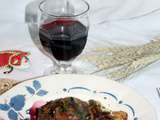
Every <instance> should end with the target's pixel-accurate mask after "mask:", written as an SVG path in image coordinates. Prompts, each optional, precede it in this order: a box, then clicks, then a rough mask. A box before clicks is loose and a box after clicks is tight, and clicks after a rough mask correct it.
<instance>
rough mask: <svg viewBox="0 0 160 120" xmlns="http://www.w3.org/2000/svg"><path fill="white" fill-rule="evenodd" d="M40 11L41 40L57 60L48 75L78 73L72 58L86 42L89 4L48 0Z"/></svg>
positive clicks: (81, 0)
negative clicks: (73, 65)
mask: <svg viewBox="0 0 160 120" xmlns="http://www.w3.org/2000/svg"><path fill="white" fill-rule="evenodd" d="M39 10H40V20H39V22H38V28H39V40H40V42H39V43H40V44H41V46H42V49H43V50H42V49H41V50H42V51H43V53H44V54H45V55H47V56H48V57H50V58H51V59H52V61H53V63H54V66H53V67H52V68H50V69H49V70H47V71H45V74H53V73H77V71H78V70H77V69H75V68H73V67H72V61H73V60H74V59H75V58H76V57H77V56H78V55H80V54H81V52H82V51H83V49H84V47H85V45H86V42H87V36H88V29H89V19H88V11H89V4H88V3H87V2H86V1H84V0H57V1H56V0H52V1H51V0H46V1H42V2H41V3H40V5H39ZM37 43H38V42H36V44H37ZM37 46H38V47H40V45H37Z"/></svg>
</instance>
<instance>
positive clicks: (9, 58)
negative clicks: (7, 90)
mask: <svg viewBox="0 0 160 120" xmlns="http://www.w3.org/2000/svg"><path fill="white" fill-rule="evenodd" d="M29 55H30V53H28V52H23V51H20V50H6V51H0V68H9V70H8V71H5V72H4V74H8V73H11V72H12V71H13V68H14V67H19V66H22V65H23V62H24V63H27V62H28V60H29V59H28V56H29ZM23 59H24V61H23V62H22V60H23Z"/></svg>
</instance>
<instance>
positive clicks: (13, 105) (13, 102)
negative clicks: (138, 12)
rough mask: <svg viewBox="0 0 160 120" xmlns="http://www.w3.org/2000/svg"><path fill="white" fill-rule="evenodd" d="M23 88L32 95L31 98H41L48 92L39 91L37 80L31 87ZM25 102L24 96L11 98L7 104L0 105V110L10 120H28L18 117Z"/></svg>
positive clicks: (27, 119) (39, 84) (39, 85)
mask: <svg viewBox="0 0 160 120" xmlns="http://www.w3.org/2000/svg"><path fill="white" fill-rule="evenodd" d="M25 88H26V90H27V91H28V93H29V94H30V95H32V96H31V97H33V96H34V95H37V96H40V97H42V96H44V95H46V94H47V93H48V91H46V90H43V89H41V83H40V82H39V81H38V80H34V81H33V84H32V86H25ZM25 101H26V98H25V95H16V96H13V97H12V98H11V99H10V101H9V103H5V104H0V110H2V111H6V112H7V115H8V118H9V119H10V120H19V119H20V120H29V118H21V117H22V115H21V116H20V115H19V114H20V111H21V110H22V109H23V107H24V106H25Z"/></svg>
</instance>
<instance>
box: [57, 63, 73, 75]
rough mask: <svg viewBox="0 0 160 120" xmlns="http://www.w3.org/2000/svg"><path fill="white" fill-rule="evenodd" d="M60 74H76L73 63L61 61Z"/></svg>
mask: <svg viewBox="0 0 160 120" xmlns="http://www.w3.org/2000/svg"><path fill="white" fill-rule="evenodd" d="M57 65H58V71H57V73H58V74H61V73H62V74H63V73H65V74H69V73H75V71H74V69H73V68H72V61H70V62H65V61H59V62H58V64H57Z"/></svg>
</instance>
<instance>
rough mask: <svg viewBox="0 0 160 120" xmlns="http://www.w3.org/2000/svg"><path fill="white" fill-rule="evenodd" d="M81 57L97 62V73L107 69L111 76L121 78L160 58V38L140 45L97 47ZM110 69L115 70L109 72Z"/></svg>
mask: <svg viewBox="0 0 160 120" xmlns="http://www.w3.org/2000/svg"><path fill="white" fill-rule="evenodd" d="M80 59H81V60H82V61H87V62H90V63H92V64H95V65H96V66H97V68H98V70H97V71H95V73H96V72H100V71H105V72H106V74H108V77H109V78H111V79H115V80H119V79H122V78H126V77H128V76H130V75H131V74H133V73H135V72H137V71H139V70H140V69H142V68H144V67H146V66H148V65H150V64H152V63H154V62H156V61H158V60H160V39H155V40H152V41H151V42H150V43H147V44H144V45H140V46H117V47H115V46H114V47H103V48H96V49H94V50H91V52H89V53H86V54H85V55H82V56H81V57H80ZM113 68H114V69H113ZM110 69H113V70H112V71H111V72H109V73H108V71H110Z"/></svg>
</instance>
